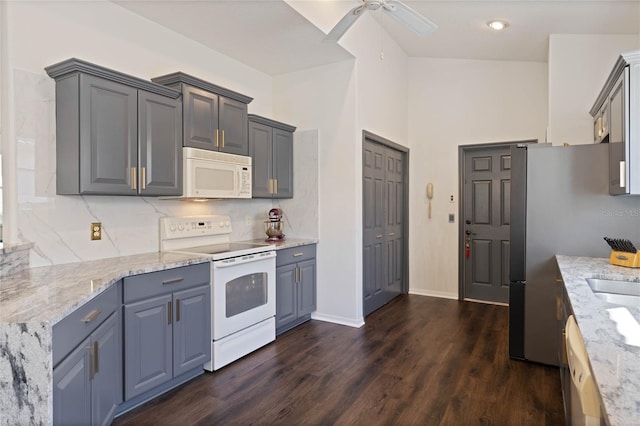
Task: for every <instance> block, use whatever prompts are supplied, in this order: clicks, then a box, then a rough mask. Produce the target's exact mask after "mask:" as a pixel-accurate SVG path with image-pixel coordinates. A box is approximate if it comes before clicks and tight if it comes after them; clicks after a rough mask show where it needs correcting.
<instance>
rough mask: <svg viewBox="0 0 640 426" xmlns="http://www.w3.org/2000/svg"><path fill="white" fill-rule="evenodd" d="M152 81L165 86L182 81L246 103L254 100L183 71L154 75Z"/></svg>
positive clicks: (176, 84)
mask: <svg viewBox="0 0 640 426" xmlns="http://www.w3.org/2000/svg"><path fill="white" fill-rule="evenodd" d="M151 81H153V82H154V83H158V84H162V85H164V86H171V87H175V86H178V87H179V85H180V84H181V83H185V84H188V85H190V86H194V87H197V88H198V89H202V90H206V91H207V92H211V93H215V94H216V95H221V96H224V97H226V98H230V99H233V100H236V101H238V102H242V103H245V104H249V103H251V101H252V100H253V98H252V97H249V96H246V95H243V94H242V93H238V92H235V91H233V90H230V89H227V88H224V87H221V86H218V85H216V84H213V83H210V82H208V81H205V80H202V79H200V78H198V77H194V76H192V75H189V74H185V73H183V72H181V71H178V72H174V73H171V74H167V75H161V76H158V77H153V78H152V79H151Z"/></svg>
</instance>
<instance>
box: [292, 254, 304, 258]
mask: <svg viewBox="0 0 640 426" xmlns="http://www.w3.org/2000/svg"><path fill="white" fill-rule="evenodd" d="M303 254H304V253H293V257H300V256H302V255H303Z"/></svg>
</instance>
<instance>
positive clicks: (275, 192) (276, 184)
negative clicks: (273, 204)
mask: <svg viewBox="0 0 640 426" xmlns="http://www.w3.org/2000/svg"><path fill="white" fill-rule="evenodd" d="M273 182H274V187H275V188H274V190H273V193H274V194H277V193H278V179H274V180H273Z"/></svg>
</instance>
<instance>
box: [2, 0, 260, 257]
mask: <svg viewBox="0 0 640 426" xmlns="http://www.w3.org/2000/svg"><path fill="white" fill-rule="evenodd" d="M3 5H4V6H6V8H5V11H6V13H7V20H6V22H8V25H7V28H5V30H6V31H7V33H8V36H9V37H8V40H9V43H10V45H9V46H8V47H9V49H7V50H6V51H3V53H8V55H6V56H8V61H9V62H8V64H7V65H8V67H9V69H10V71H11V79H10V81H9V84H10V87H11V88H12V89H13V91H14V93H15V96H13V99H11V100H10V101H9V102H8V103H9V105H11V108H10V109H11V111H9V112H11V113H12V114H13V116H14V118H13V119H12V122H14V123H15V138H12V139H13V140H12V141H11V142H9V141H4V143H5V144H7V143H9V144H10V145H11V147H12V148H14V149H15V151H16V154H15V155H14V158H13V159H11V162H12V163H13V164H15V165H16V167H17V176H16V177H14V178H13V179H12V181H5V186H10V187H11V189H15V194H14V195H15V198H14V199H13V200H12V203H13V204H14V205H15V203H16V201H17V204H18V206H17V207H18V215H17V216H18V221H17V222H18V223H17V231H18V234H17V239H18V240H19V241H33V242H34V243H35V248H34V249H33V251H32V253H31V260H32V262H31V263H32V266H40V265H47V264H59V263H67V262H73V261H78V260H89V259H97V258H106V257H113V256H119V255H129V254H134V253H142V252H150V251H157V250H158V248H159V245H158V244H159V243H158V235H159V234H158V218H159V217H162V216H166V215H184V214H230V215H232V219H233V221H232V225H233V227H234V233H233V235H232V237H233V238H235V239H246V238H261V237H263V236H264V230H263V224H262V221H263V220H264V219H265V218H266V214H267V211H268V210H269V209H270V208H271V206H272V202H271V201H270V200H237V201H230V200H228V201H214V202H210V203H203V204H197V203H189V202H181V201H167V200H159V199H157V198H154V197H144V198H143V197H101V196H86V197H80V196H56V195H55V104H54V99H55V98H54V96H55V91H54V87H55V84H54V81H53V80H52V79H51V78H49V77H48V76H47V75H46V73H45V72H44V67H46V66H48V65H51V64H53V63H55V62H58V61H61V60H64V59H67V58H69V57H77V58H80V59H84V60H88V61H90V62H94V63H96V64H99V65H103V66H106V67H109V68H112V69H115V70H118V71H121V72H124V73H127V74H131V75H134V76H137V77H140V78H151V77H153V76H155V75H161V74H165V73H169V72H174V71H184V72H187V73H190V74H193V75H195V76H198V77H201V78H203V79H205V80H209V81H211V82H213V83H215V84H218V85H221V86H223V87H228V88H229V89H232V90H236V91H238V92H240V93H244V94H246V95H249V96H252V97H254V98H255V100H254V101H253V102H252V103H251V104H250V106H249V109H250V111H251V112H254V113H258V114H262V115H266V116H269V115H271V112H272V80H271V77H270V76H268V75H266V74H264V73H261V72H258V71H256V70H254V69H252V68H250V67H248V66H246V65H243V64H241V63H239V62H237V61H235V60H233V59H230V58H228V57H226V56H224V55H221V54H219V53H218V52H215V51H213V50H211V49H208V48H206V47H204V46H203V45H201V44H199V43H196V42H193V41H190V40H188V39H186V38H184V37H182V36H180V35H179V34H176V33H174V32H172V31H170V30H167V29H166V28H163V27H161V26H158V25H156V24H154V23H152V22H150V21H148V20H146V19H143V18H140V17H139V16H137V15H135V14H133V13H131V12H129V11H128V10H126V9H123V8H121V7H119V6H117V5H115V4H113V3H111V2H105V1H92V2H57V1H56V2H3ZM3 81H4V79H3ZM6 112H7V111H3V116H5V113H6ZM5 148H6V145H5ZM9 151H10V150H9ZM5 152H7V150H5ZM247 218H248V219H249V222H250V224H249V225H248V226H247V225H246V219H247ZM96 221H97V222H102V224H103V231H104V232H103V239H102V240H101V241H90V239H89V224H90V223H91V222H96ZM16 242H18V241H16Z"/></svg>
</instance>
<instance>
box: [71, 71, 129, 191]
mask: <svg viewBox="0 0 640 426" xmlns="http://www.w3.org/2000/svg"><path fill="white" fill-rule="evenodd" d="M137 111H138V91H137V90H136V89H134V88H132V87H128V86H125V85H122V84H118V83H114V82H111V81H107V80H103V79H101V78H97V77H92V76H89V75H84V74H82V75H81V76H80V113H81V115H80V193H81V194H100V193H108V194H120V195H135V194H136V193H137V191H136V189H134V185H133V184H132V178H133V179H135V175H133V176H132V174H133V173H132V167H135V166H136V165H137V164H138V148H137V147H138V113H137Z"/></svg>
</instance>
